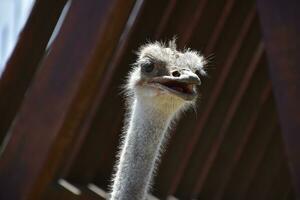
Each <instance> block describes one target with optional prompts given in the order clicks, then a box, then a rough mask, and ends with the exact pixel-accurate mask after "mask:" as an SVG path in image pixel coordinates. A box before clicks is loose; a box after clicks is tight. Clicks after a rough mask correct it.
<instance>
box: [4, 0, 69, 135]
mask: <svg viewBox="0 0 300 200" xmlns="http://www.w3.org/2000/svg"><path fill="white" fill-rule="evenodd" d="M66 1H67V0H57V1H51V0H37V1H36V2H35V4H34V6H33V9H32V12H31V14H30V16H29V19H28V20H27V23H26V25H25V27H24V29H23V30H22V31H21V34H20V36H19V40H18V42H17V45H16V47H15V49H14V51H13V53H12V55H11V57H10V58H9V60H8V62H7V64H6V66H5V69H4V72H3V74H2V76H1V81H0V96H1V98H0V113H1V120H0V141H2V139H3V138H4V137H5V135H6V133H7V130H8V128H9V126H10V125H11V123H12V120H13V118H14V117H15V115H16V113H17V112H18V110H19V108H20V105H21V102H22V100H23V97H24V94H25V92H26V90H27V88H28V87H29V84H30V82H31V80H32V78H33V76H34V73H35V72H36V70H37V68H38V65H39V62H40V61H41V59H42V57H43V55H44V52H45V48H46V45H47V43H48V41H49V38H50V36H51V34H52V32H53V30H54V27H55V25H56V22H57V20H58V18H59V16H60V14H61V11H62V9H63V7H64V5H65V3H66ZM41 30H42V31H41Z"/></svg>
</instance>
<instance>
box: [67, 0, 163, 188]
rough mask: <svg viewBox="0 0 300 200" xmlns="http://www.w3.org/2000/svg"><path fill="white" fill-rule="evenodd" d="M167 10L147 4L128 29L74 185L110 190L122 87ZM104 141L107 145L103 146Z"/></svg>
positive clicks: (75, 169) (75, 167)
mask: <svg viewBox="0 0 300 200" xmlns="http://www.w3.org/2000/svg"><path fill="white" fill-rule="evenodd" d="M167 6H168V2H167V1H164V2H162V1H160V0H155V1H152V0H151V1H149V0H146V1H145V2H144V3H143V5H142V7H141V9H142V10H141V11H142V13H141V14H138V15H137V16H136V17H137V18H136V19H134V20H133V21H132V22H134V23H133V25H132V26H131V27H128V28H130V29H132V30H130V33H129V34H130V35H129V36H128V41H125V40H124V42H125V45H124V47H122V49H120V52H119V50H117V51H116V52H115V53H116V54H115V55H113V57H112V59H111V61H110V63H109V65H108V67H109V68H115V69H114V70H115V72H114V73H112V75H113V76H112V77H110V78H111V80H110V84H109V85H107V86H109V87H108V88H105V89H104V88H102V90H104V92H103V91H102V93H103V95H104V97H105V98H103V100H102V101H101V102H100V104H99V109H98V110H97V113H96V115H95V118H94V119H93V121H92V123H91V126H90V127H89V130H88V133H89V135H88V137H87V138H86V141H85V143H84V145H83V146H82V147H81V149H80V153H79V154H78V155H77V158H76V159H75V162H74V164H73V166H72V167H71V170H70V172H69V174H68V176H67V179H68V180H70V181H71V182H76V183H80V184H86V183H88V182H91V181H92V182H94V183H95V184H97V185H99V186H100V187H101V188H104V189H107V187H108V184H110V178H111V174H112V168H113V165H114V162H115V157H116V151H117V146H118V145H119V138H120V136H119V134H120V130H121V127H122V125H123V124H122V122H123V117H124V110H125V109H124V104H123V96H122V95H121V94H120V91H121V89H120V86H121V85H122V84H124V80H125V79H124V77H126V75H127V74H128V71H129V69H130V64H132V63H133V62H134V61H135V59H136V56H135V55H134V51H135V50H137V49H138V47H139V46H140V45H141V44H143V43H145V41H146V39H149V38H150V39H152V38H153V37H154V35H155V32H156V28H157V27H156V26H157V24H158V23H159V22H160V19H161V15H160V14H159V13H163V11H164V10H165V8H166V7H167ZM153 8H156V13H158V14H156V15H153ZM124 39H126V36H125V37H124ZM114 56H116V57H114ZM106 72H108V73H110V72H109V71H106ZM106 72H105V73H106ZM105 76H106V75H105ZM103 84H105V83H103ZM99 92H100V91H99ZM112 105H113V106H112ZM103 113H105V114H103ZM103 130H105V131H103ZM101 140H104V141H105V142H103V143H101V145H99V144H100V143H99V141H101ZM95 155H97V156H95Z"/></svg>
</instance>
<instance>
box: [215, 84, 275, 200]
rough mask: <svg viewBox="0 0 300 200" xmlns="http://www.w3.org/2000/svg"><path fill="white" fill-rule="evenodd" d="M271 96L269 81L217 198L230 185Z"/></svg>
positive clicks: (216, 195) (223, 179) (216, 196)
mask: <svg viewBox="0 0 300 200" xmlns="http://www.w3.org/2000/svg"><path fill="white" fill-rule="evenodd" d="M270 96H271V86H270V83H268V84H267V85H266V86H265V87H264V88H263V90H262V93H261V95H260V97H259V102H258V105H257V110H255V111H254V112H253V113H252V115H251V117H250V119H249V121H248V124H247V126H246V128H245V131H244V132H243V133H242V134H243V136H242V138H241V139H240V142H239V145H238V146H237V147H236V150H235V153H234V155H233V160H232V161H231V162H230V163H229V164H228V167H227V168H225V169H224V170H223V173H224V174H225V175H224V176H223V177H222V179H220V183H221V184H220V185H219V186H218V188H217V189H216V193H215V194H214V199H215V200H217V199H222V196H223V194H224V190H225V187H226V186H227V185H228V182H229V179H230V177H231V175H232V173H233V170H234V168H235V166H236V165H237V163H238V162H239V160H240V159H241V156H242V155H243V152H244V150H245V147H246V145H247V143H248V142H249V140H250V138H251V136H252V134H253V130H254V128H255V126H256V123H257V120H258V117H259V114H260V113H259V111H260V110H261V107H262V106H263V105H264V104H265V103H266V100H267V99H268V98H270Z"/></svg>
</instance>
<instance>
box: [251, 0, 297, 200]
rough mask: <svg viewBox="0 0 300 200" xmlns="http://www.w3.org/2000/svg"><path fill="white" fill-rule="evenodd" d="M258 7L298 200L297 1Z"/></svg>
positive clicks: (269, 1) (270, 0)
mask: <svg viewBox="0 0 300 200" xmlns="http://www.w3.org/2000/svg"><path fill="white" fill-rule="evenodd" d="M257 5H258V11H259V16H260V20H261V27H262V31H263V36H264V41H265V44H266V50H267V55H268V59H269V71H270V75H271V80H272V84H273V90H274V93H275V98H276V103H277V107H278V111H279V118H280V124H281V128H282V133H283V138H284V142H285V146H286V149H287V154H288V159H289V166H290V171H291V175H292V178H293V182H294V188H295V190H296V194H297V195H298V196H297V197H298V198H300V37H299V36H300V20H299V19H300V12H299V8H300V1H298V0H290V1H288V2H287V1H284V0H257Z"/></svg>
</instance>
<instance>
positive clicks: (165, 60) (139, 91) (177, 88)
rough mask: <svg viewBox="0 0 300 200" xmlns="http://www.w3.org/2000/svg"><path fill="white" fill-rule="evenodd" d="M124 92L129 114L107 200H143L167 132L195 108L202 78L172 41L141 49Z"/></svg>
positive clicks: (199, 63)
mask: <svg viewBox="0 0 300 200" xmlns="http://www.w3.org/2000/svg"><path fill="white" fill-rule="evenodd" d="M137 55H138V59H137V62H136V63H135V64H134V65H133V68H132V70H131V72H130V73H129V76H128V79H127V84H126V87H125V91H126V94H127V95H126V97H127V100H128V101H127V103H128V104H127V105H128V112H127V115H126V117H125V118H128V119H127V120H126V123H125V124H126V125H125V128H124V137H123V138H122V145H121V149H120V153H119V155H118V164H117V166H116V173H115V174H114V178H113V184H112V191H111V194H110V199H111V200H144V199H146V196H147V193H148V190H149V187H150V185H151V181H152V177H153V174H154V172H155V168H156V166H157V163H158V161H159V158H160V154H161V151H162V146H163V144H164V143H165V141H166V138H168V130H169V129H170V126H171V125H172V124H173V122H174V120H175V119H177V118H178V116H179V115H180V113H182V111H185V110H186V109H188V108H190V107H192V106H194V104H195V100H196V98H197V96H198V93H197V90H196V85H200V83H201V81H200V78H199V77H200V76H201V75H204V74H205V71H204V69H203V66H204V63H205V61H204V58H203V57H202V56H201V55H200V54H199V53H198V52H196V51H192V50H190V49H186V50H184V51H178V50H177V49H176V44H175V40H171V41H170V42H168V44H164V43H160V42H154V43H148V44H146V45H143V46H141V47H140V50H139V51H138V54H137Z"/></svg>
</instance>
